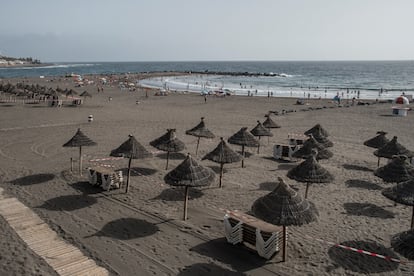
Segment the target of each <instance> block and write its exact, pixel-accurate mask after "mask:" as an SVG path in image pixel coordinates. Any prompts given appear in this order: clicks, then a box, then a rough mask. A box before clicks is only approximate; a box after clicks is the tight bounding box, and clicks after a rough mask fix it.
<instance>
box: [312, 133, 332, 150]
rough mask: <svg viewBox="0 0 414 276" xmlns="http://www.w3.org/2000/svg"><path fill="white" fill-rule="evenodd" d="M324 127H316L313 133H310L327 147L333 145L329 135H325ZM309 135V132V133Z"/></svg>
mask: <svg viewBox="0 0 414 276" xmlns="http://www.w3.org/2000/svg"><path fill="white" fill-rule="evenodd" d="M323 133H324V131H323V129H315V130H314V131H313V133H309V134H312V135H313V138H315V140H316V141H318V143H320V144H322V146H324V147H325V148H330V147H332V146H333V143H332V141H330V140H329V139H328V138H327V136H325V135H324V134H323ZM307 135H308V134H307Z"/></svg>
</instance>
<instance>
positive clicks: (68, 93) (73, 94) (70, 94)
mask: <svg viewBox="0 0 414 276" xmlns="http://www.w3.org/2000/svg"><path fill="white" fill-rule="evenodd" d="M75 95H78V92H76V91H75V90H73V89H70V90H69V91H67V92H66V97H69V96H75Z"/></svg>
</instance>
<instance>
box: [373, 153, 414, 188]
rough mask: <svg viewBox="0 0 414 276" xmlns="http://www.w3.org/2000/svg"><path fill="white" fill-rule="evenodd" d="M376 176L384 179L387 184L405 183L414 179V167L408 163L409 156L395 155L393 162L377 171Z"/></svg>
mask: <svg viewBox="0 0 414 276" xmlns="http://www.w3.org/2000/svg"><path fill="white" fill-rule="evenodd" d="M374 175H376V176H378V177H380V178H382V180H384V181H385V182H391V183H392V182H394V183H399V182H404V181H407V180H410V179H412V178H413V177H414V166H413V165H411V164H410V163H409V162H408V160H407V156H405V155H394V156H393V158H392V161H391V162H389V163H388V164H387V165H385V166H383V167H380V168H378V169H376V170H375V171H374Z"/></svg>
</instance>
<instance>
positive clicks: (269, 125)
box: [263, 113, 280, 144]
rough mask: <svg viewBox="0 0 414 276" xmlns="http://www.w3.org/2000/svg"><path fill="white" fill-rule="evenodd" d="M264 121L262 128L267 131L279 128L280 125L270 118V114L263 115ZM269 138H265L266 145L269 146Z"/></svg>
mask: <svg viewBox="0 0 414 276" xmlns="http://www.w3.org/2000/svg"><path fill="white" fill-rule="evenodd" d="M265 117H266V120H265V121H264V122H263V126H264V127H265V128H267V129H269V130H270V129H271V128H280V125H278V124H277V123H276V122H275V121H273V120H272V118H270V113H269V114H266V115H265ZM269 138H270V137H269V136H268V137H267V143H268V144H269Z"/></svg>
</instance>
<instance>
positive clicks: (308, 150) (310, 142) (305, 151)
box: [292, 134, 333, 160]
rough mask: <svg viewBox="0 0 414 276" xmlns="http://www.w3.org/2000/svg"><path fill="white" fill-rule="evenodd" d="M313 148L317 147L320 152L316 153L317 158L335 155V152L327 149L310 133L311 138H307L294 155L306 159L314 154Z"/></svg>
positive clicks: (327, 157)
mask: <svg viewBox="0 0 414 276" xmlns="http://www.w3.org/2000/svg"><path fill="white" fill-rule="evenodd" d="M312 149H317V150H318V154H317V155H316V160H320V159H329V158H331V157H332V156H333V153H332V152H331V151H330V150H328V149H326V148H325V147H324V146H322V144H320V143H318V141H316V140H315V138H313V135H312V134H309V139H307V140H306V141H305V142H304V143H303V145H302V147H301V148H300V149H298V150H297V151H295V152H294V153H293V154H292V156H293V157H295V158H303V159H306V158H308V157H309V156H311V155H312Z"/></svg>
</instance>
